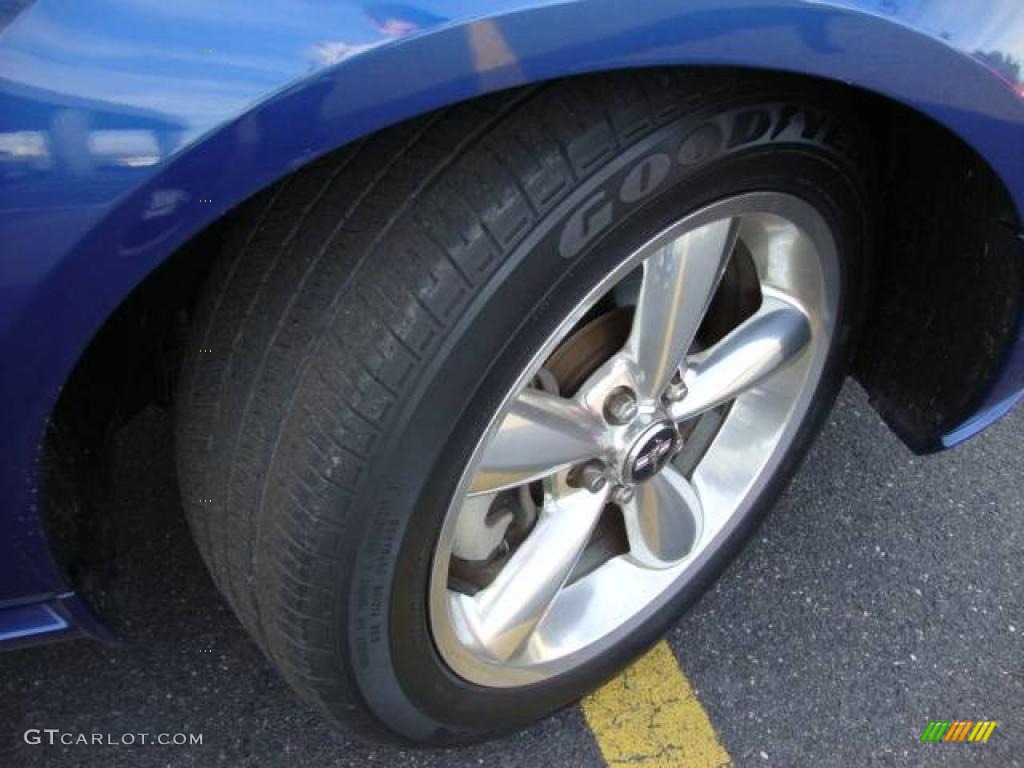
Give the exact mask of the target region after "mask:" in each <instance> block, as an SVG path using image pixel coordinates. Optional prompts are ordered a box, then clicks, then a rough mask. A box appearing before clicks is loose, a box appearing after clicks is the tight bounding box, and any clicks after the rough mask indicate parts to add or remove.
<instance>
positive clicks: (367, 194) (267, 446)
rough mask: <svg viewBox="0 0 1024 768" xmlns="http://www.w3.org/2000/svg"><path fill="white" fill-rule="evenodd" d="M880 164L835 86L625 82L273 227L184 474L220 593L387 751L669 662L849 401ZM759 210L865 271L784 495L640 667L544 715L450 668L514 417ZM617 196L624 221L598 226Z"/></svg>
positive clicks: (492, 107) (200, 333) (374, 157)
mask: <svg viewBox="0 0 1024 768" xmlns="http://www.w3.org/2000/svg"><path fill="white" fill-rule="evenodd" d="M865 146H866V143H865V142H864V141H863V139H862V136H861V131H860V129H859V128H858V122H857V120H856V117H855V116H854V115H852V114H851V113H850V111H849V109H848V108H847V106H846V105H845V103H844V101H843V100H842V99H841V98H838V97H837V96H836V95H835V94H834V93H832V92H831V91H830V90H828V89H823V88H821V87H819V86H817V85H813V84H810V85H809V84H806V83H803V82H800V81H791V80H788V79H783V78H774V77H768V76H754V75H750V74H722V73H710V72H709V73H704V72H697V73H686V74H680V73H673V72H667V71H666V72H657V73H650V74H636V75H634V74H622V75H614V76H603V77H592V78H581V79H577V80H572V81H566V82H561V83H557V84H553V85H549V86H545V87H541V88H537V89H533V90H517V91H512V92H507V93H503V94H500V95H497V96H493V97H488V98H486V99H482V100H478V101H475V102H473V103H469V104H466V105H462V106H457V107H454V108H451V109H449V110H445V111H442V112H438V113H434V114H431V115H429V116H427V117H424V118H421V119H417V120H415V121H412V122H409V123H406V124H403V125H401V126H398V127H396V128H393V129H389V130H387V131H385V132H383V133H381V134H378V135H376V136H374V137H372V138H370V139H368V140H366V141H363V142H361V143H359V144H357V145H353V146H350V147H348V148H345V149H343V150H341V151H339V152H337V153H335V154H332V155H330V156H328V157H325V158H323V159H321V160H319V161H317V162H315V163H313V164H311V165H310V166H308V167H306V168H303V169H302V170H300V171H298V172H296V173H295V174H293V175H292V176H290V177H289V178H287V179H285V180H283V181H282V182H280V183H278V184H277V185H275V186H274V187H273V188H272V189H270V190H268V191H266V192H265V193H263V194H261V195H260V196H259V198H258V199H256V200H254V201H253V202H252V203H251V204H249V205H248V206H247V207H246V209H245V210H244V211H243V213H242V216H241V223H240V224H239V226H238V227H237V228H236V231H235V236H234V238H233V240H232V242H231V243H230V245H229V247H228V248H227V253H225V258H224V259H223V260H222V262H221V263H220V265H219V266H218V269H217V273H216V275H215V276H214V277H213V278H211V280H210V281H209V285H208V286H207V288H206V290H205V293H204V296H203V297H202V299H201V302H200V306H199V309H198V311H197V315H196V318H195V323H194V332H193V336H192V341H191V344H190V350H191V351H190V353H189V354H188V356H187V360H186V364H185V367H184V371H183V374H182V379H181V385H180V393H179V401H178V402H179V413H178V459H179V474H180V477H181V484H182V496H183V498H184V499H185V500H186V504H187V507H188V517H189V521H190V525H191V528H192V531H193V533H194V535H195V539H196V541H197V543H198V545H199V548H200V550H201V551H202V554H203V557H204V559H205V561H206V563H207V565H208V567H209V569H210V571H211V573H212V574H213V577H214V579H215V581H216V583H217V585H218V587H219V588H220V589H221V590H222V592H223V593H224V595H225V596H226V598H227V599H228V601H229V602H230V604H231V605H232V607H233V608H234V610H235V611H236V612H237V613H238V616H239V617H240V619H241V621H242V623H243V624H244V625H245V627H246V628H247V629H248V631H249V632H250V633H252V635H253V636H254V637H255V638H256V640H257V641H258V642H259V644H260V645H261V646H262V648H263V650H264V651H265V652H266V654H267V656H268V657H269V658H270V659H271V660H272V661H273V662H274V664H275V665H276V666H277V667H278V668H279V669H280V670H281V672H282V673H283V675H284V676H285V677H286V678H287V680H288V681H289V683H290V684H291V685H292V686H293V687H294V688H295V690H296V691H298V692H299V694H301V695H302V697H303V698H304V699H306V700H308V701H310V702H313V703H314V704H315V705H317V706H318V707H319V708H320V709H321V710H322V711H323V712H325V713H326V714H327V715H328V716H329V717H330V718H332V719H333V720H334V721H335V722H338V723H342V724H345V725H346V726H348V727H350V728H355V729H357V730H358V731H359V732H360V733H362V734H363V735H368V736H376V737H385V738H389V739H393V740H401V741H405V742H413V743H421V744H434V745H437V744H451V743H460V742H464V741H470V740H476V739H479V738H482V737H485V736H488V735H491V734H493V733H494V732H497V731H501V730H504V729H508V728H512V727H516V726H519V725H522V724H523V723H526V722H528V721H530V720H533V719H536V718H538V717H540V716H543V715H545V714H548V713H550V712H552V711H554V710H556V709H558V708H561V707H563V706H565V705H567V704H569V703H571V702H573V701H575V700H576V699H577V698H579V697H580V696H581V695H582V694H584V693H586V692H587V691H589V690H591V689H593V688H594V687H596V686H597V685H598V684H600V683H601V682H602V681H604V680H606V679H607V678H609V677H610V676H612V675H614V674H615V673H616V672H617V671H618V670H620V669H621V668H622V667H623V666H624V665H625V664H627V663H628V662H629V661H630V660H631V659H633V658H634V657H635V656H636V655H638V654H639V653H641V652H642V651H643V650H644V649H645V648H647V647H649V646H650V645H651V644H652V643H653V642H654V641H656V640H657V638H658V637H660V636H661V635H662V634H663V633H664V632H665V631H666V630H667V628H668V627H669V626H671V624H672V623H673V622H674V621H676V620H677V619H678V617H679V616H680V614H681V613H682V612H683V611H684V610H685V609H686V607H687V606H689V605H690V604H691V603H692V602H693V601H694V600H695V599H696V598H697V597H698V596H699V594H700V592H701V591H703V590H704V589H705V588H706V586H707V585H708V584H709V583H710V582H711V581H712V580H713V579H714V578H715V577H716V576H717V575H718V574H719V573H720V572H721V570H722V569H723V568H724V567H725V565H726V564H727V563H728V562H729V561H730V560H731V559H732V557H733V556H734V554H735V552H736V550H737V549H738V547H739V546H740V545H741V544H742V543H743V542H744V541H745V540H746V539H747V537H748V536H749V534H750V533H751V531H752V529H753V526H754V524H755V523H756V522H757V521H758V520H759V519H760V518H761V517H762V515H763V514H764V512H765V511H766V510H767V509H768V508H769V507H770V506H771V504H772V502H773V500H774V499H775V497H776V496H777V495H778V493H779V492H780V491H781V489H782V488H783V487H784V485H785V483H786V482H787V481H788V480H789V478H790V477H791V476H792V474H793V472H794V471H795V468H796V466H797V465H798V463H799V461H800V459H801V457H802V456H803V454H804V453H805V451H806V449H807V447H808V446H809V444H810V442H811V440H812V438H813V436H814V435H815V434H816V433H817V431H818V430H819V427H820V425H821V423H822V421H823V419H824V416H825V415H826V413H827V411H828V409H829V408H830V406H831V404H832V402H833V399H834V397H835V395H836V393H837V391H838V389H839V386H840V384H841V382H842V379H843V376H844V374H845V369H846V365H847V359H848V356H849V352H850V346H851V338H852V337H853V335H854V331H855V325H856V321H857V318H858V316H859V315H860V309H861V304H862V296H863V293H864V284H865V280H864V271H865V262H866V254H867V250H868V244H869V237H868V224H869V215H868V212H867V205H866V203H865V201H866V200H867V199H868V195H867V191H868V188H869V179H868V178H867V167H868V165H869V163H868V162H867V157H868V153H867V152H866V151H865ZM656 149H663V150H665V151H666V152H667V153H668V154H669V155H670V156H671V157H672V158H673V159H674V162H673V165H672V167H671V169H670V171H669V172H668V175H667V176H666V177H665V178H664V179H663V181H662V183H661V184H660V185H659V186H658V187H657V189H654V190H645V189H639V191H638V189H632V188H631V189H632V191H631V192H630V193H629V194H622V193H621V189H622V185H623V184H624V183H625V182H624V179H625V178H626V176H627V175H628V174H629V172H630V170H631V169H634V168H636V167H637V165H638V161H639V160H640V159H642V158H644V157H646V156H648V155H649V154H650V152H653V151H655V150H656ZM630 183H634V186H635V179H634V182H630ZM641 186H642V185H641ZM759 190H776V191H782V192H788V193H790V194H792V195H796V196H798V197H801V198H803V199H804V200H805V201H807V202H809V203H810V204H811V205H812V206H814V207H815V208H816V209H817V210H818V211H819V213H820V214H821V215H822V216H823V217H824V219H825V220H826V222H827V223H828V225H829V226H830V228H831V229H832V232H833V235H834V237H835V241H836V243H837V245H838V250H839V257H840V262H841V271H842V274H841V284H842V292H841V301H840V307H839V313H838V326H837V332H836V333H835V335H834V337H833V342H832V348H831V350H830V353H829V358H828V362H827V366H826V370H825V374H824V375H823V377H822V379H821V383H820V386H819V388H818V390H817V393H816V394H815V396H814V400H813V403H812V406H811V409H810V411H809V414H808V415H807V417H806V418H805V419H804V421H803V424H802V426H801V427H800V431H799V434H798V437H797V439H796V441H795V442H794V444H793V446H792V448H791V450H790V452H789V454H788V455H787V457H786V459H785V461H784V463H783V466H782V467H781V469H780V471H778V472H777V474H776V475H775V476H774V478H773V480H772V482H771V483H770V485H769V487H768V489H767V490H766V491H765V493H764V494H763V496H762V497H761V498H760V500H759V501H758V503H757V504H755V505H754V508H753V509H752V510H751V511H750V512H749V513H748V514H747V516H746V518H745V519H744V521H743V523H742V524H741V525H740V526H739V528H738V529H737V530H736V531H735V532H734V534H733V535H732V536H731V538H730V540H729V541H728V542H727V544H726V545H725V546H724V547H722V548H721V549H720V550H719V551H718V552H717V553H716V554H715V556H714V557H713V558H712V559H711V561H709V563H708V565H707V567H706V568H705V569H704V571H703V573H702V574H701V576H700V578H699V580H698V581H697V582H695V583H692V584H691V585H690V586H689V587H688V588H687V589H686V590H684V591H683V592H682V593H680V594H677V595H676V596H675V597H674V598H673V599H671V600H670V601H669V602H668V604H667V605H665V606H664V608H662V609H661V610H660V611H658V612H657V613H656V614H655V615H653V616H652V617H651V618H650V619H649V620H648V621H647V622H646V623H645V624H643V625H642V626H641V627H640V628H639V629H638V630H637V631H636V632H635V633H634V634H633V635H631V636H630V637H629V638H628V640H627V641H626V642H624V643H620V644H619V645H618V646H617V647H614V648H612V649H611V650H609V651H607V652H606V653H604V654H603V655H602V656H599V657H598V658H596V659H594V660H593V661H592V662H589V663H587V664H586V665H584V666H582V667H580V668H578V669H575V670H573V671H571V672H569V673H567V674H565V675H562V676H559V677H556V678H553V679H551V680H548V681H546V682H543V683H538V684H534V685H530V686H526V687H522V688H506V689H488V688H483V687H480V686H477V685H473V684H471V683H468V682H466V681H464V680H462V679H460V678H458V677H457V676H455V675H454V674H452V672H451V671H450V670H449V669H448V668H447V667H446V666H445V665H444V663H443V662H442V661H441V659H440V657H439V656H438V654H437V652H436V650H435V648H434V645H433V643H432V641H431V636H430V632H429V628H428V626H427V614H426V600H425V594H426V584H427V579H428V572H429V567H430V562H431V554H432V551H433V547H434V543H435V540H436V537H437V535H438V530H439V527H440V523H441V519H442V517H443V514H444V512H445V508H446V504H447V500H448V498H449V497H450V495H451V493H452V492H453V489H454V487H455V485H456V483H457V481H458V477H459V473H460V472H461V470H462V467H463V463H464V461H465V460H466V458H467V457H468V455H469V453H470V451H471V450H472V448H473V446H474V444H475V441H476V439H477V438H478V436H479V434H480V432H481V430H482V429H483V427H484V426H485V424H486V421H487V419H488V417H489V415H490V414H491V413H492V412H493V409H494V408H495V407H496V406H497V403H498V401H499V399H500V398H501V396H502V394H503V393H504V392H505V391H506V390H507V388H508V386H509V384H510V382H511V381H512V380H513V379H514V377H515V376H516V375H518V373H519V371H520V370H522V367H523V365H524V364H525V360H526V359H528V358H529V356H530V355H531V354H532V351H533V350H534V349H536V348H537V347H538V346H539V344H540V343H541V341H542V340H543V339H544V338H546V336H547V334H549V333H550V332H551V329H552V328H553V327H555V325H557V322H558V321H559V320H560V319H561V316H563V315H564V314H565V313H566V308H565V306H563V304H564V303H565V302H566V301H569V300H571V299H572V297H573V296H577V297H578V296H580V295H582V294H583V293H584V292H585V291H586V290H587V289H588V288H589V287H590V286H592V285H593V284H595V283H596V282H597V280H598V279H599V278H600V277H601V276H602V275H603V274H605V273H606V272H607V271H608V270H609V269H610V266H611V265H612V264H614V260H615V259H616V258H618V256H617V255H616V253H621V250H618V251H617V250H616V248H618V247H620V246H621V244H622V243H623V242H627V243H628V242H631V241H634V240H636V239H637V238H644V237H647V236H649V235H650V234H652V233H654V232H656V231H658V230H659V229H660V228H661V227H662V226H664V225H665V224H666V223H667V222H670V221H673V220H675V219H677V218H678V217H679V216H680V215H682V214H683V213H685V212H687V211H691V210H695V209H697V208H699V207H701V206H703V205H706V204H707V203H710V202H712V201H715V200H717V199H720V198H723V197H726V196H730V195H735V194H738V193H741V192H745V191H759ZM603 196H607V199H608V200H612V201H613V202H614V205H611V206H609V207H608V208H607V210H608V211H610V214H609V215H607V216H602V218H601V220H600V221H598V222H597V223H596V226H592V227H590V229H588V225H586V224H583V225H581V224H580V221H581V220H580V218H579V216H580V213H579V212H580V211H581V210H582V209H584V208H586V207H587V206H588V205H590V201H593V200H594V199H595V198H602V197H603ZM627 199H628V202H624V200H627ZM574 216H575V217H576V218H575V219H574V218H573V217H574ZM574 221H575V223H574ZM594 223H595V222H593V221H591V222H590V224H594ZM556 285H557V286H561V290H560V291H558V292H557V293H556V292H554V291H552V290H551V289H552V287H553V286H556Z"/></svg>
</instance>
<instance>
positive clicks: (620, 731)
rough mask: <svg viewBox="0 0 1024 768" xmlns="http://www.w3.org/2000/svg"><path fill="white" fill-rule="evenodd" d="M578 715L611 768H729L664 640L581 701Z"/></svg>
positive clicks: (727, 760) (709, 722)
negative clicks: (625, 766)
mask: <svg viewBox="0 0 1024 768" xmlns="http://www.w3.org/2000/svg"><path fill="white" fill-rule="evenodd" d="M583 714H584V715H585V716H586V718H587V723H588V725H590V730H592V731H593V732H594V736H595V737H596V738H597V744H598V746H599V747H600V748H601V754H602V755H604V759H605V762H607V763H608V765H609V766H613V768H614V766H620V765H621V766H624V765H627V764H628V765H630V766H641V767H642V768H662V766H664V768H719V767H720V766H730V765H732V759H731V758H730V757H729V753H728V752H726V751H725V748H724V747H722V745H721V744H720V743H719V742H718V737H717V736H716V735H715V729H714V728H713V727H712V726H711V721H710V720H709V719H708V716H707V713H706V712H705V711H704V708H703V707H702V706H701V705H700V702H699V701H698V700H697V696H696V695H695V694H694V692H693V687H692V686H691V685H690V681H689V680H687V679H686V676H685V675H684V674H683V672H682V670H681V669H680V668H679V663H678V662H677V661H676V657H675V654H674V653H672V650H671V649H670V648H669V647H668V644H667V643H666V642H665V641H664V640H663V641H661V642H660V643H658V644H657V645H656V646H655V647H654V649H653V650H651V652H650V653H648V654H647V655H646V656H644V657H643V658H642V659H640V660H639V661H638V662H636V663H635V664H634V665H633V666H631V667H630V668H629V669H627V670H626V671H625V672H623V673H622V674H621V675H619V676H618V677H617V678H615V679H614V680H612V681H611V682H610V683H608V684H607V685H606V686H604V687H603V688H601V689H600V690H598V691H597V692H596V693H593V694H592V695H590V696H588V697H587V698H585V699H584V700H583Z"/></svg>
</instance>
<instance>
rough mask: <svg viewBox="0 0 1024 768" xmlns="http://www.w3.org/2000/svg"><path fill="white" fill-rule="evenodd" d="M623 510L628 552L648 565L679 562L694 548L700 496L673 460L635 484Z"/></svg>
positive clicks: (660, 566) (699, 523)
mask: <svg viewBox="0 0 1024 768" xmlns="http://www.w3.org/2000/svg"><path fill="white" fill-rule="evenodd" d="M622 514H623V519H624V520H625V523H626V536H627V538H628V539H629V556H630V558H631V559H632V560H634V561H636V562H637V563H639V564H640V565H643V566H645V567H647V568H656V569H660V568H668V567H669V566H671V565H674V564H675V563H677V562H679V560H680V559H682V558H683V557H685V556H686V555H687V554H689V553H690V551H692V550H693V547H694V545H695V544H696V543H697V538H698V536H699V535H700V528H701V518H702V512H701V504H700V499H699V498H698V497H697V494H696V492H695V491H694V490H693V488H692V487H691V486H690V483H689V481H687V479H686V478H685V477H683V475H682V473H681V472H679V470H677V469H676V468H675V467H674V466H672V465H671V464H669V465H668V466H667V467H665V468H664V469H663V470H662V471H661V472H659V473H658V474H657V475H656V476H655V477H653V478H652V479H651V480H649V481H648V482H646V483H641V484H640V485H638V486H637V487H636V495H635V496H634V497H633V500H632V501H631V502H629V503H628V504H626V505H625V507H624V508H623V510H622Z"/></svg>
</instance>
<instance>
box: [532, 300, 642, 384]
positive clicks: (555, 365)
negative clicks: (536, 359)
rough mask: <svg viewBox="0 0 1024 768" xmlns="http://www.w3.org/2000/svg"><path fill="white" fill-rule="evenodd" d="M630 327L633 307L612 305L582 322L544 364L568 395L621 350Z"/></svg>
mask: <svg viewBox="0 0 1024 768" xmlns="http://www.w3.org/2000/svg"><path fill="white" fill-rule="evenodd" d="M632 326H633V308H632V307H615V308H614V309H612V310H610V311H608V312H604V313H603V314H600V315H598V316H597V317H595V318H594V319H593V320H591V321H590V322H588V323H586V324H584V325H583V326H582V327H581V328H580V329H579V330H577V331H576V332H575V333H573V334H572V335H571V336H570V337H569V338H568V339H566V340H565V341H564V342H563V343H562V344H561V345H560V346H559V347H558V349H556V350H555V351H554V352H553V353H552V354H551V357H549V358H548V360H547V363H545V365H544V367H545V368H546V369H547V370H548V372H549V373H551V375H552V376H554V378H555V381H557V382H558V393H559V394H560V395H562V396H563V397H571V396H572V395H574V394H576V391H577V390H578V389H579V388H580V387H581V386H582V385H583V382H584V381H586V380H587V378H588V377H590V375H591V374H593V373H594V371H596V370H597V369H598V368H600V367H601V365H602V364H603V363H604V362H605V360H607V359H608V358H610V357H611V356H612V355H614V354H615V353H616V352H618V351H619V350H620V349H622V346H623V345H624V344H625V343H626V339H628V338H629V331H630V328H632Z"/></svg>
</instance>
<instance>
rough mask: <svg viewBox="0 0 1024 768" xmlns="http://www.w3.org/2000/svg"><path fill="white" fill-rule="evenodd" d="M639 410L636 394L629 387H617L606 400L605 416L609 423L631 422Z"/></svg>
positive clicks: (622, 423) (620, 424) (621, 423)
mask: <svg viewBox="0 0 1024 768" xmlns="http://www.w3.org/2000/svg"><path fill="white" fill-rule="evenodd" d="M637 412H638V408H637V404H636V394H635V393H634V392H633V390H632V389H630V388H629V387H616V388H615V389H613V390H612V391H611V392H609V393H608V397H607V398H606V399H605V401H604V417H605V419H607V420H608V423H609V424H617V425H619V426H622V425H624V424H629V422H631V421H632V420H633V419H635V418H636V414H637Z"/></svg>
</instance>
